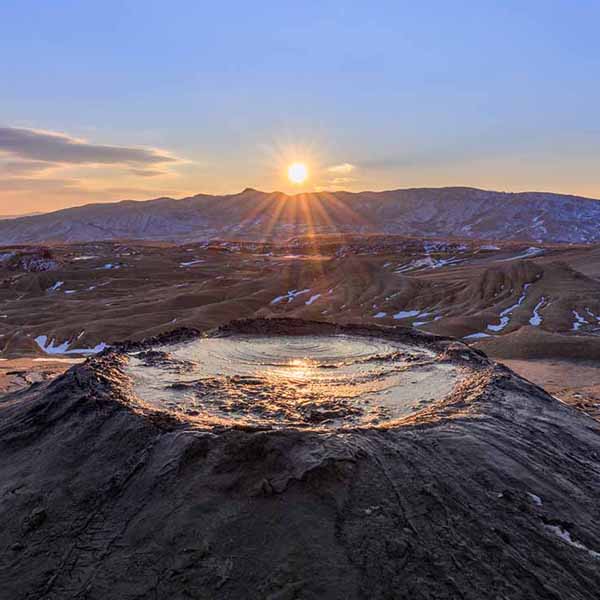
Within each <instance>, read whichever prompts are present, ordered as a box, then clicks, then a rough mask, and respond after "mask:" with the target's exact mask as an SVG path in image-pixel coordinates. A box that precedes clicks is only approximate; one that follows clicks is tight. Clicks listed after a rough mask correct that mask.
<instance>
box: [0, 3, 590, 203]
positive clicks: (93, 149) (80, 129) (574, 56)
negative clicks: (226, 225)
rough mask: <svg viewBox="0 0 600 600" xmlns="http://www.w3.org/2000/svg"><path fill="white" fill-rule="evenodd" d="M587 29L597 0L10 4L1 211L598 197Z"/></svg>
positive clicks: (4, 17) (5, 24)
mask: <svg viewBox="0 0 600 600" xmlns="http://www.w3.org/2000/svg"><path fill="white" fill-rule="evenodd" d="M599 22H600V3H599V2H597V1H596V0H595V1H587V0H577V2H573V1H568V2H567V1H552V0H545V1H538V0H528V1H527V2H523V1H522V0H520V1H514V0H504V1H503V2H497V0H496V1H494V2H491V1H487V0H478V1H472V2H464V1H462V2H461V1H460V0H455V1H454V2H447V1H443V2H442V1H425V0H424V1H422V2H419V3H417V2H414V1H407V2H405V1H402V0H395V1H390V2H388V1H374V2H366V1H362V2H358V1H356V2H350V1H345V2H343V1H331V2H328V1H326V0H320V1H318V2H313V1H311V0H304V1H303V2H282V1H281V0H279V1H278V2H272V1H270V0H269V1H259V2H247V1H239V2H237V1H227V0H223V1H221V2H198V1H197V0H193V1H192V0H172V1H171V2H165V1H162V0H161V1H156V0H144V1H141V0H129V1H128V0H119V1H114V0H103V1H102V2H100V1H99V0H89V1H86V2H81V1H79V0H52V1H51V2H50V1H48V0H3V1H2V2H1V3H0V77H1V79H0V81H1V84H0V90H1V91H0V215H16V214H26V213H32V212H42V211H44V212H45V211H50V210H55V209H58V208H63V207H67V206H74V205H79V204H85V203H89V202H109V201H116V200H122V199H146V198H153V197H158V196H165V195H168V196H172V197H183V196H187V195H192V194H196V193H210V194H226V193H236V192H239V191H241V190H242V189H243V188H246V187H254V188H258V189H262V190H265V191H271V190H281V191H284V192H299V191H319V190H325V189H327V190H336V189H347V190H351V191H361V190H383V189H395V188H406V187H421V186H423V187H438V186H446V185H467V186H475V187H482V188H486V189H496V190H508V191H521V190H541V191H554V192H563V193H573V194H579V195H585V196H590V197H596V198H600V110H598V106H600V78H599V77H598V73H599V72H600V37H599V36H598V35H597V26H598V23H599ZM295 161H299V162H303V163H305V164H306V166H307V168H308V170H309V174H310V176H309V178H308V179H307V181H306V182H305V183H304V184H302V185H293V184H292V183H291V182H290V181H289V180H288V178H287V176H286V170H287V166H288V165H289V164H290V163H291V162H295Z"/></svg>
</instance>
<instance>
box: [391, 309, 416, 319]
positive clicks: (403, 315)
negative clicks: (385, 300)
mask: <svg viewBox="0 0 600 600" xmlns="http://www.w3.org/2000/svg"><path fill="white" fill-rule="evenodd" d="M420 314H421V311H420V310H401V311H400V312H397V313H396V314H395V315H394V319H408V318H410V317H418V316H419V315H420Z"/></svg>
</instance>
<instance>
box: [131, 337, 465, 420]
mask: <svg viewBox="0 0 600 600" xmlns="http://www.w3.org/2000/svg"><path fill="white" fill-rule="evenodd" d="M128 357H129V364H128V367H127V368H126V369H125V373H126V374H127V375H128V376H129V377H131V379H132V381H133V390H134V393H135V395H136V396H137V398H138V399H139V400H140V401H141V402H143V403H146V404H149V405H151V406H153V407H155V408H157V409H161V410H165V411H170V412H175V413H178V414H181V415H183V416H185V417H187V418H193V419H194V420H197V421H199V422H201V423H204V424H206V425H209V424H213V425H216V424H219V425H223V426H224V425H227V424H228V423H238V424H243V425H247V426H252V425H256V426H274V427H276V426H279V427H291V426H293V427H328V428H339V427H348V426H365V427H368V426H371V425H376V424H380V423H383V422H387V421H394V420H397V419H400V418H402V417H404V416H406V415H409V414H412V413H415V412H417V411H419V410H422V409H423V408H425V407H426V406H429V405H430V404H431V403H433V402H435V401H436V400H440V399H443V398H444V397H445V396H447V395H448V394H449V393H450V392H451V391H452V389H453V387H454V386H455V385H456V384H457V382H458V381H460V378H459V374H458V369H457V368H456V366H455V365H453V364H450V363H448V362H443V361H440V360H436V359H438V358H439V357H438V356H437V355H436V353H435V352H434V351H433V350H430V349H427V348H424V347H418V346H415V345H414V344H407V343H402V342H400V341H394V340H385V339H377V338H373V337H366V336H358V335H355V336H350V335H344V334H337V335H312V336H311V335H296V336H289V335H287V336H286V335H275V336H266V335H260V334H259V335H233V336H227V337H214V338H213V337H208V338H201V339H198V340H194V341H189V342H184V343H180V344H175V345H168V346H160V345H159V346H156V347H153V348H152V349H150V350H145V351H141V352H136V353H130V354H129V355H128Z"/></svg>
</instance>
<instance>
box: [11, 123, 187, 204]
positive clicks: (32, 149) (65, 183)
mask: <svg viewBox="0 0 600 600" xmlns="http://www.w3.org/2000/svg"><path fill="white" fill-rule="evenodd" d="M184 163H185V161H183V160H181V159H179V158H176V157H174V156H172V155H170V154H169V153H168V152H165V151H163V150H159V149H155V148H142V147H134V146H116V145H108V144H95V143H92V142H89V141H86V140H81V139H77V138H75V137H73V136H70V135H67V134H64V133H58V132H52V131H42V130H37V129H27V128H19V127H4V126H3V127H0V192H2V197H1V198H0V214H3V213H10V214H12V213H14V212H15V209H17V208H18V209H19V210H20V209H21V207H25V209H26V210H29V209H30V208H31V209H34V208H36V207H37V206H39V205H52V204H55V205H57V206H58V207H61V206H63V205H71V204H72V203H73V202H72V200H73V198H77V200H78V201H79V202H86V201H94V200H98V199H106V200H108V201H110V200H114V199H116V197H115V196H116V194H117V193H119V192H123V191H125V190H126V191H127V193H128V195H130V196H131V197H135V198H138V197H139V198H148V197H151V196H152V195H153V191H152V190H148V189H147V188H145V187H144V186H141V187H139V186H138V185H137V181H141V180H142V179H146V180H148V179H149V178H158V177H161V176H172V175H175V174H177V173H176V172H175V171H174V170H173V168H174V167H179V166H181V165H182V164H184ZM161 187H162V186H161ZM176 190H177V185H174V189H172V190H171V191H172V192H173V191H176Z"/></svg>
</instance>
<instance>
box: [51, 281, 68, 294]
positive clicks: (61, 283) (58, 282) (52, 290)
mask: <svg viewBox="0 0 600 600" xmlns="http://www.w3.org/2000/svg"><path fill="white" fill-rule="evenodd" d="M64 284H65V282H64V281H57V282H56V283H55V284H54V285H53V286H52V287H49V288H48V291H49V292H55V291H56V290H57V289H58V288H60V287H61V286H63V285H64Z"/></svg>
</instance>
